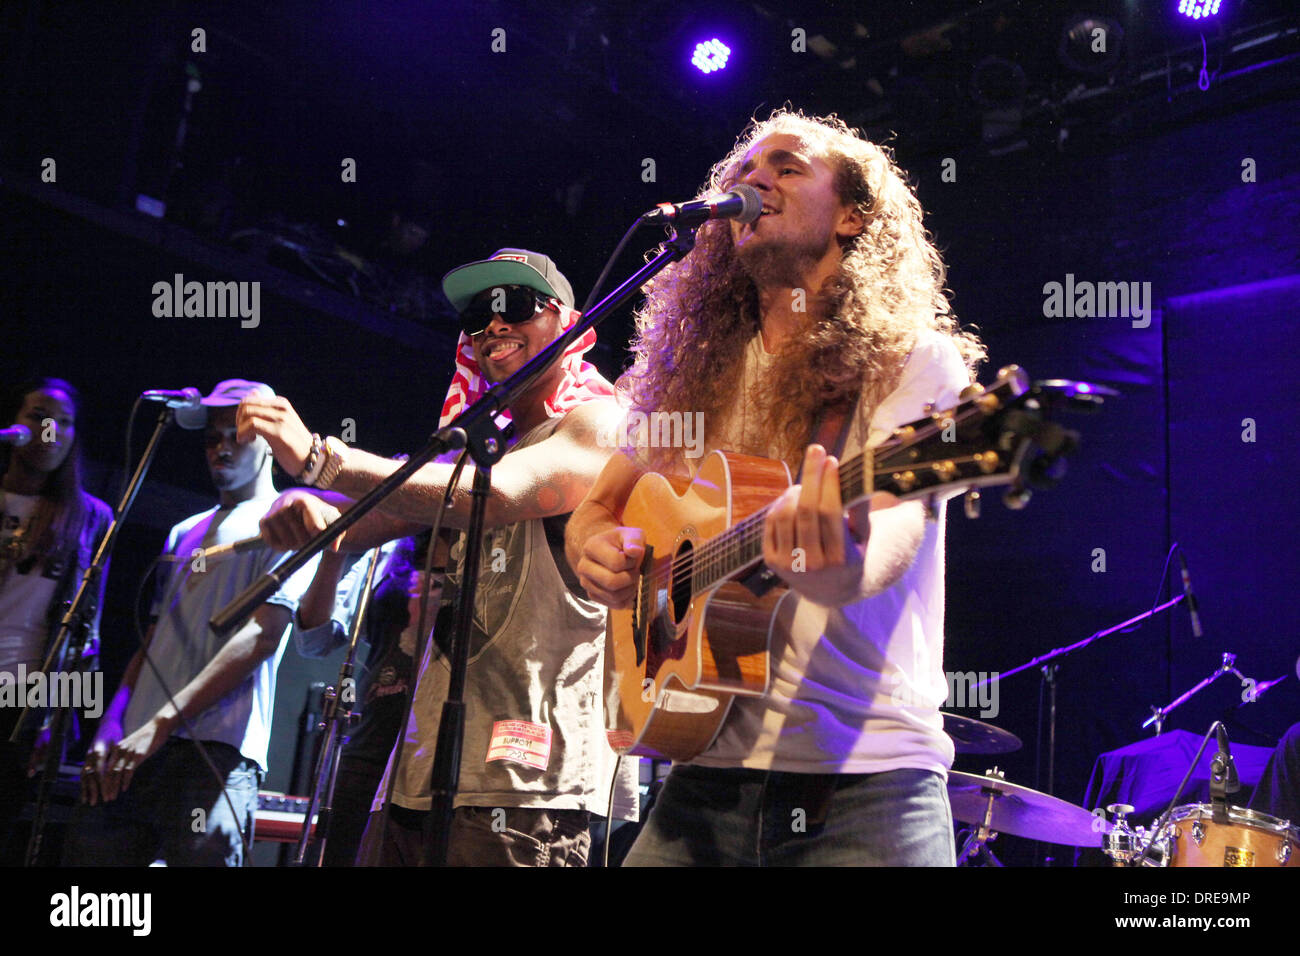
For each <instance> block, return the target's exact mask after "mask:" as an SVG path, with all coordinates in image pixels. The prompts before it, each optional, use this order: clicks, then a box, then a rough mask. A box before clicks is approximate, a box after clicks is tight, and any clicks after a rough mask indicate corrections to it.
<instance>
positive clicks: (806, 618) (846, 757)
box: [693, 334, 970, 774]
mask: <svg viewBox="0 0 1300 956" xmlns="http://www.w3.org/2000/svg"><path fill="white" fill-rule="evenodd" d="M771 359H772V356H770V355H768V354H767V353H766V352H765V351H764V350H763V347H762V339H761V337H760V336H756V337H755V340H754V343H752V344H751V346H750V348H749V349H748V350H747V352H746V361H745V379H744V390H743V391H741V392H740V393H739V394H740V395H741V396H744V395H747V394H748V389H749V385H750V384H751V383H752V382H753V381H754V380H755V377H757V376H761V375H762V374H763V372H764V371H765V370H766V368H768V367H769V366H770V364H771ZM969 383H970V378H969V375H968V374H967V372H966V368H965V365H964V364H963V362H962V359H961V356H960V354H959V353H958V351H957V349H956V347H955V346H954V345H953V344H952V343H951V342H950V341H949V340H948V339H946V338H944V337H942V336H940V335H938V334H928V335H926V336H924V337H923V338H922V339H921V340H920V341H918V343H917V345H916V347H915V348H914V349H913V350H912V352H911V354H910V355H909V357H908V360H907V362H906V365H905V366H904V369H903V373H902V376H901V378H900V381H899V384H898V386H897V388H896V389H895V390H894V391H893V392H891V393H890V394H889V395H888V396H887V397H886V398H885V399H884V400H883V401H882V402H881V403H880V405H879V406H877V408H876V409H875V411H874V412H873V414H872V416H871V420H870V424H869V427H867V428H864V427H863V421H864V418H865V416H864V415H863V414H862V413H861V409H859V414H858V415H857V416H856V420H855V422H854V423H853V425H852V427H851V428H850V432H849V435H848V437H847V440H846V442H845V448H844V451H843V454H841V455H840V456H839V457H840V460H841V461H845V460H847V459H849V458H850V457H852V456H854V455H856V454H858V453H859V452H860V451H861V450H862V448H863V445H864V439H865V443H866V444H867V445H874V444H876V443H878V442H880V441H881V440H883V439H884V438H885V437H887V436H888V435H889V433H890V432H892V431H893V430H894V429H895V428H897V427H898V426H900V425H903V424H906V423H907V422H910V421H913V420H915V419H918V418H921V417H922V416H923V415H924V406H925V405H926V404H927V403H933V404H934V405H935V406H936V407H937V408H946V407H950V406H952V405H955V404H956V403H957V395H958V393H959V392H960V391H961V390H962V389H963V388H965V387H966V386H967V385H968V384H969ZM742 407H743V406H742ZM755 417H756V416H755V415H754V414H753V413H750V414H748V415H745V414H743V413H741V414H737V415H736V416H734V417H733V420H732V421H731V422H728V423H727V425H728V427H724V428H723V429H722V432H721V433H720V434H718V435H710V436H708V440H707V442H706V447H707V448H708V449H709V450H712V449H714V448H718V447H724V448H725V447H731V446H728V445H726V444H724V443H725V442H726V441H728V439H729V438H730V437H731V435H732V434H735V433H736V432H739V433H740V434H745V433H748V434H750V435H751V436H752V435H753V434H754V433H753V431H752V429H753V428H754V426H755V424H756V423H754V422H751V421H748V420H747V419H753V418H755ZM863 431H866V432H867V434H866V435H864V434H863ZM760 444H761V443H760ZM749 447H750V448H753V447H756V446H754V445H752V444H751V445H749ZM935 513H936V517H935V518H934V519H929V518H927V520H926V523H925V534H924V537H923V539H922V541H921V546H920V549H919V551H918V553H917V556H916V560H915V561H914V562H913V564H912V566H911V567H910V568H909V569H908V570H907V571H906V572H905V573H904V574H903V576H902V577H901V578H900V579H899V580H898V581H897V582H896V583H895V584H894V586H893V587H891V588H890V589H889V590H887V591H885V592H884V593H882V594H879V595H877V596H876V597H873V598H870V599H867V600H865V601H860V602H858V603H856V604H852V605H849V606H847V607H843V608H827V607H822V606H820V605H817V604H814V603H813V602H812V601H809V600H807V599H805V598H802V597H800V596H799V595H798V594H796V593H794V592H793V591H792V592H791V593H790V594H789V596H788V597H787V598H786V599H785V600H784V601H783V602H782V603H781V605H780V607H779V609H778V612H777V626H776V627H775V628H774V632H773V637H772V647H771V669H772V681H771V688H770V690H769V693H768V694H767V696H766V697H762V698H736V700H735V702H734V703H733V704H732V708H731V712H730V714H729V715H728V717H727V719H726V722H725V723H724V725H723V728H722V730H721V732H720V733H719V734H718V737H717V739H715V740H714V742H713V744H712V745H711V746H710V747H709V748H708V749H707V750H706V751H705V752H704V753H703V754H701V755H700V756H699V757H697V758H696V759H695V760H694V761H693V762H694V763H696V764H700V765H702V766H707V767H749V768H756V769H770V770H777V771H791V772H802V773H877V772H881V771H886V770H897V769H903V768H911V769H919V770H932V771H935V772H937V773H940V774H944V773H946V772H947V769H948V768H949V767H950V766H951V765H952V759H953V745H952V741H951V739H950V738H949V737H948V736H947V734H945V733H944V731H943V718H942V717H941V716H940V714H939V707H940V706H941V705H942V704H943V702H944V701H945V699H946V697H947V681H946V679H945V677H944V672H943V610H944V580H943V570H944V567H943V548H944V526H943V521H944V505H943V503H942V502H938V503H937V504H936V508H935Z"/></svg>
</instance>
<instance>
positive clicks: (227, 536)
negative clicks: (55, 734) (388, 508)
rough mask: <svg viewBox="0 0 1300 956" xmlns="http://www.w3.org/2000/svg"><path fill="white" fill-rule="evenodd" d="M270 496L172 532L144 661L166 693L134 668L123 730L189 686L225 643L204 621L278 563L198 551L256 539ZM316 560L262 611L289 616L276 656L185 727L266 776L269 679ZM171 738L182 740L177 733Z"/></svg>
mask: <svg viewBox="0 0 1300 956" xmlns="http://www.w3.org/2000/svg"><path fill="white" fill-rule="evenodd" d="M273 501H275V497H274V496H267V497H263V498H253V499H250V500H249V501H242V502H240V503H239V504H237V505H235V506H234V507H233V508H213V509H212V510H211V511H205V512H203V513H202V514H197V515H193V516H191V517H189V518H186V519H185V520H184V521H182V522H181V523H180V524H178V525H176V526H175V527H174V528H172V530H171V533H170V534H169V535H168V536H167V545H166V547H165V548H164V549H163V553H164V555H165V556H167V557H172V558H176V559H179V560H167V559H166V557H165V558H164V561H163V562H162V564H160V565H159V569H158V576H159V577H158V581H159V593H160V598H159V600H158V601H157V603H156V604H155V605H154V612H155V613H156V614H157V616H158V620H157V622H156V623H155V625H154V638H153V643H152V644H151V645H150V647H149V657H150V658H151V659H152V660H153V663H154V666H155V667H157V668H158V672H159V673H160V674H161V676H162V679H163V681H164V682H165V684H166V690H164V688H163V687H162V686H160V685H159V683H158V677H157V676H156V675H155V673H154V670H153V668H151V667H150V666H149V665H148V663H146V664H145V665H144V666H143V667H142V668H141V669H140V676H139V678H138V679H137V681H136V685H135V692H134V693H133V694H132V695H131V702H130V703H129V704H128V705H127V708H126V714H125V715H124V716H123V718H122V730H123V732H124V733H126V734H130V733H133V732H134V731H136V730H138V729H139V728H140V727H142V726H143V725H144V723H145V722H146V721H148V720H150V719H152V717H153V716H154V714H156V713H157V712H158V711H159V709H161V708H162V706H163V705H164V704H166V703H167V700H168V698H167V690H170V691H171V692H172V693H173V694H175V693H176V692H177V691H179V690H180V689H181V688H182V687H184V686H185V685H186V684H188V683H189V682H190V681H191V680H193V679H194V678H195V677H197V676H198V674H199V673H200V672H201V671H202V670H203V668H204V667H206V666H207V664H208V662H209V661H211V660H212V659H213V658H214V657H216V656H217V653H218V652H219V651H220V650H221V648H222V647H224V646H225V644H226V640H227V638H219V637H217V635H216V634H215V633H214V632H213V630H212V627H211V626H210V625H209V623H208V622H209V621H210V620H211V619H212V616H213V615H214V614H216V613H217V612H218V611H220V610H221V609H222V608H224V607H225V606H226V605H227V604H229V603H230V602H231V601H232V600H234V599H235V598H236V597H238V596H239V595H240V594H241V593H243V591H244V590H245V589H247V588H248V587H249V586H250V585H251V584H252V583H253V582H254V581H256V580H257V579H259V578H260V577H261V576H262V575H263V574H264V573H265V572H266V571H268V570H270V569H271V568H272V567H273V566H275V565H276V564H278V563H279V561H280V559H281V558H283V557H284V552H282V551H270V550H267V549H265V548H258V549H256V550H253V551H248V552H244V553H242V554H231V555H227V556H225V557H215V558H213V559H211V560H210V561H208V560H206V559H205V560H202V561H199V560H198V559H197V558H196V557H195V551H196V550H198V549H207V548H212V547H215V546H217V545H220V544H230V543H232V542H235V541H239V540H240V539H242V538H249V537H252V536H253V535H255V534H257V533H258V520H259V519H260V518H261V517H262V516H263V515H264V514H266V511H267V509H268V508H270V506H271V503H272V502H273ZM317 561H318V558H312V559H311V560H310V561H308V562H307V563H306V564H305V565H303V566H302V567H301V568H300V569H298V571H297V572H295V573H294V574H293V575H292V576H291V577H290V578H289V579H288V580H287V581H286V582H285V583H284V585H283V586H282V587H281V588H280V590H278V591H276V592H275V593H274V594H273V595H271V597H269V598H267V600H266V603H267V604H278V605H280V606H281V607H284V608H286V609H287V610H288V611H289V616H290V620H289V621H287V622H286V623H285V626H284V631H283V633H282V634H281V635H280V643H279V646H278V647H277V648H276V650H275V653H274V654H272V655H271V656H270V657H268V658H267V659H266V660H264V661H262V663H260V664H259V665H258V666H257V668H256V669H255V670H254V671H253V672H252V673H251V674H249V675H248V677H247V678H245V679H244V681H243V682H242V683H241V684H239V686H237V687H235V688H233V689H232V690H231V691H230V692H229V693H228V694H226V696H225V697H223V698H222V699H221V700H219V701H218V702H217V703H216V704H214V705H212V706H211V707H209V708H208V709H207V710H205V711H204V712H203V713H201V714H199V715H198V716H197V717H195V718H194V719H192V720H191V721H190V724H191V726H192V727H193V728H194V736H195V737H197V738H198V739H199V740H219V741H221V742H223V743H227V744H230V745H231V746H232V747H237V748H238V749H239V752H240V753H242V754H243V755H244V756H245V757H247V758H249V759H250V760H256V761H257V763H258V764H259V765H260V766H261V767H262V769H263V770H265V769H266V751H267V745H268V743H269V741H270V738H271V717H272V706H273V705H274V703H275V674H276V669H277V668H278V667H279V664H280V657H281V655H282V654H283V653H284V645H285V642H286V640H287V639H288V637H289V634H290V631H291V630H292V627H293V623H292V617H293V613H294V611H295V610H297V607H298V600H299V599H300V598H301V597H302V594H303V592H305V591H306V590H307V586H308V585H309V584H311V580H312V577H313V576H314V575H315V574H316V564H317ZM176 736H178V737H188V736H190V734H189V733H188V732H187V731H185V730H184V729H183V727H181V728H178V729H177V730H176Z"/></svg>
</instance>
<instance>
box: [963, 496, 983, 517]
mask: <svg viewBox="0 0 1300 956" xmlns="http://www.w3.org/2000/svg"><path fill="white" fill-rule="evenodd" d="M962 504H963V505H964V506H965V508H966V517H967V518H970V519H971V520H972V521H974V520H975V519H976V518H978V517H979V516H980V493H979V489H978V488H971V489H969V490H968V491H967V492H966V497H965V498H964V499H963V500H962Z"/></svg>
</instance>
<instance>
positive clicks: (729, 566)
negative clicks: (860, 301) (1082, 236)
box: [691, 365, 1064, 594]
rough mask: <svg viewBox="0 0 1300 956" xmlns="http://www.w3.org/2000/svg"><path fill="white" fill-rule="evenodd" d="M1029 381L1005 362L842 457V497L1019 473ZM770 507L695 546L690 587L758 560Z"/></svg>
mask: <svg viewBox="0 0 1300 956" xmlns="http://www.w3.org/2000/svg"><path fill="white" fill-rule="evenodd" d="M1027 388H1028V379H1027V377H1026V376H1025V374H1024V372H1023V370H1021V369H1019V368H1018V367H1016V366H1014V365H1011V366H1007V367H1006V368H1004V369H1002V370H1001V371H1000V372H999V373H998V380H997V381H996V382H995V383H994V384H993V385H992V386H991V387H990V388H989V389H987V390H985V389H983V388H980V387H979V386H972V387H971V388H970V389H968V390H967V391H965V392H963V393H962V395H963V398H964V399H965V400H964V401H962V403H961V404H960V405H958V406H957V407H955V408H951V409H947V410H944V411H937V412H936V411H934V410H933V409H932V408H929V407H928V408H927V409H926V412H927V417H925V418H920V419H917V420H916V421H914V422H911V423H910V424H907V425H903V426H902V427H901V428H896V429H895V430H894V431H893V432H892V433H891V434H890V435H889V437H887V438H886V439H885V440H884V441H882V442H880V443H879V444H877V445H874V446H872V447H871V448H867V449H865V450H864V451H863V452H862V453H861V454H858V455H855V456H853V457H852V458H849V459H848V460H846V461H843V462H841V463H840V468H839V485H840V501H841V502H842V503H843V505H844V507H845V508H849V507H851V506H852V505H855V504H857V503H858V502H860V501H862V500H864V499H866V498H869V497H870V496H871V495H873V494H875V493H876V492H881V491H884V492H889V493H890V494H892V495H893V496H894V497H896V498H899V499H900V500H903V501H906V500H908V499H911V498H919V497H923V496H926V495H932V494H942V493H946V492H949V491H952V490H962V489H973V488H982V487H988V486H991V485H1006V484H1011V483H1012V482H1014V481H1017V480H1019V474H1020V466H1021V462H1022V460H1023V459H1024V456H1025V454H1026V453H1027V451H1028V449H1029V446H1030V444H1031V439H1032V438H1034V437H1035V436H1038V435H1039V434H1040V432H1041V423H1040V422H1039V418H1038V407H1037V405H1036V404H1034V405H1030V404H1029V403H1027V401H1026V398H1027V396H1025V392H1026V389H1027ZM967 396H969V397H967ZM1058 431H1059V429H1058ZM1062 435H1064V433H1062ZM771 507H772V505H771V504H768V505H767V506H765V507H763V508H760V509H759V510H758V511H755V512H754V513H753V514H751V515H749V516H747V517H745V518H743V519H741V520H740V521H738V522H736V523H735V524H734V525H733V526H732V527H730V528H728V529H727V530H726V531H724V532H723V533H722V534H719V535H717V536H716V537H714V538H712V539H710V540H709V541H706V542H703V543H702V544H700V545H699V546H698V547H697V548H696V550H695V554H694V556H693V566H692V570H691V589H692V592H693V593H696V594H698V593H699V592H700V591H703V590H706V589H708V588H710V587H713V586H714V585H716V584H720V583H721V582H722V581H724V580H726V579H727V578H731V577H735V576H737V575H739V574H742V573H747V572H749V571H751V570H753V569H754V568H756V567H757V566H758V565H759V564H760V563H761V562H762V560H763V524H764V521H765V520H766V518H767V514H768V512H769V511H770V510H771Z"/></svg>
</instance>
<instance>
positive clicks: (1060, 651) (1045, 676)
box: [972, 594, 1186, 865]
mask: <svg viewBox="0 0 1300 956" xmlns="http://www.w3.org/2000/svg"><path fill="white" fill-rule="evenodd" d="M1185 599H1186V595H1183V594H1180V595H1178V597H1176V598H1173V599H1171V600H1169V601H1166V602H1165V603H1164V604H1161V605H1159V606H1157V607H1153V608H1152V609H1151V610H1149V611H1146V612H1144V613H1142V614H1139V615H1137V616H1136V617H1131V618H1129V619H1128V620H1127V621H1121V622H1120V623H1119V624H1116V625H1115V626H1113V627H1108V628H1106V629H1105V630H1103V631H1097V632H1096V633H1095V634H1091V635H1089V636H1088V637H1085V638H1084V639H1083V640H1081V641H1075V642H1074V643H1073V644H1067V645H1066V646H1065V647H1058V648H1056V649H1055V650H1051V651H1048V652H1047V653H1046V654H1041V655H1039V656H1038V657H1035V658H1034V659H1033V660H1030V661H1026V662H1025V663H1023V664H1021V665H1020V666H1019V667H1013V668H1012V669H1011V670H1009V671H1004V672H1002V673H1001V674H995V675H992V676H990V677H986V678H985V679H984V680H982V681H979V682H978V683H976V684H975V686H974V687H973V688H972V690H978V689H979V688H981V687H984V686H986V685H988V684H992V683H994V682H995V681H1003V680H1006V679H1007V678H1008V677H1012V676H1013V675H1015V674H1019V673H1020V672H1021V671H1026V670H1029V669H1030V668H1031V667H1037V668H1039V674H1040V681H1041V683H1040V688H1039V695H1040V697H1039V699H1040V701H1041V699H1042V692H1043V690H1046V691H1047V695H1048V700H1049V705H1048V715H1047V740H1048V745H1047V789H1046V790H1045V791H1043V792H1044V793H1046V794H1047V795H1048V796H1055V794H1054V793H1053V792H1052V788H1053V787H1054V786H1055V784H1056V781H1055V779H1054V777H1055V774H1056V694H1057V688H1058V682H1059V676H1058V672H1059V670H1060V668H1059V665H1057V664H1053V663H1051V662H1052V661H1054V660H1056V659H1057V658H1058V657H1065V656H1066V655H1067V654H1072V653H1074V652H1075V651H1079V650H1083V648H1085V647H1087V646H1088V645H1089V644H1091V643H1092V642H1093V641H1099V640H1101V639H1102V638H1103V637H1108V636H1109V635H1111V634H1114V633H1115V632H1116V631H1122V630H1126V629H1127V628H1130V627H1132V626H1134V625H1136V624H1138V623H1140V622H1142V621H1145V620H1146V619H1147V618H1150V617H1154V616H1155V615H1156V614H1159V613H1160V612H1161V611H1167V610H1168V609H1169V608H1171V607H1173V606H1174V605H1175V604H1177V603H1178V602H1179V601H1182V600H1185ZM1042 720H1043V718H1042V706H1041V704H1040V706H1039V716H1038V722H1039V723H1038V741H1039V743H1038V746H1039V749H1040V751H1041V748H1042V739H1043V728H1042ZM1041 760H1042V754H1041V752H1040V754H1039V755H1038V761H1039V763H1041ZM1034 786H1035V787H1037V786H1038V780H1037V779H1035V780H1034ZM1043 860H1044V864H1045V865H1050V860H1049V859H1048V858H1047V857H1043Z"/></svg>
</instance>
